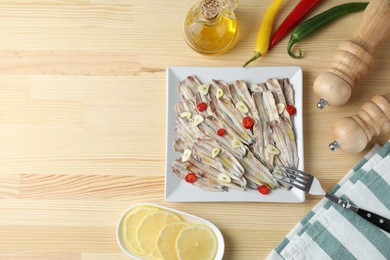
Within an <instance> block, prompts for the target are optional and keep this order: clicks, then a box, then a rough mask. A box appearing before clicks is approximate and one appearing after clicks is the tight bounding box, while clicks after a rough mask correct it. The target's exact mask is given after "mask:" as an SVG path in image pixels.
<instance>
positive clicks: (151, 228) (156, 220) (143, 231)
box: [136, 210, 181, 256]
mask: <svg viewBox="0 0 390 260" xmlns="http://www.w3.org/2000/svg"><path fill="white" fill-rule="evenodd" d="M178 221H181V219H180V217H179V216H177V215H176V214H174V213H172V212H169V211H165V210H159V211H157V212H154V213H152V214H150V215H148V216H146V217H145V218H144V219H143V220H142V221H141V223H140V224H139V226H138V229H137V231H136V233H137V239H138V242H139V244H140V246H141V248H142V251H143V252H144V253H145V254H147V255H152V253H153V255H154V256H155V255H156V252H155V251H156V250H157V237H158V235H159V234H160V232H161V230H163V228H165V227H166V226H168V225H169V224H172V223H174V222H178ZM157 251H158V250H157Z"/></svg>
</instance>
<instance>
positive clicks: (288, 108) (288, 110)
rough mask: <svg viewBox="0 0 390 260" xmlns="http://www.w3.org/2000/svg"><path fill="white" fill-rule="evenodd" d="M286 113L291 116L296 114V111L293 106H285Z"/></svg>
mask: <svg viewBox="0 0 390 260" xmlns="http://www.w3.org/2000/svg"><path fill="white" fill-rule="evenodd" d="M286 110H287V113H289V115H290V116H293V115H295V114H296V113H297V109H296V108H295V107H294V106H290V105H287V106H286Z"/></svg>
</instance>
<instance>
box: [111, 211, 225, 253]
mask: <svg viewBox="0 0 390 260" xmlns="http://www.w3.org/2000/svg"><path fill="white" fill-rule="evenodd" d="M138 206H151V207H156V208H160V209H164V210H167V211H171V212H173V213H176V214H177V215H179V216H180V217H181V218H182V219H183V220H184V221H186V222H188V223H191V224H202V225H205V226H207V227H209V228H210V229H211V230H212V231H213V232H214V234H215V236H216V238H217V242H218V248H217V253H216V255H215V258H214V260H222V258H223V255H224V252H225V240H224V239H223V236H222V233H221V231H220V230H219V229H218V228H217V227H216V226H215V225H214V224H213V223H211V222H210V221H208V220H205V219H203V218H200V217H198V216H195V215H192V214H189V213H186V212H183V211H180V210H177V209H172V208H168V207H164V206H160V205H157V204H151V203H139V204H136V205H133V206H131V207H130V208H128V209H127V210H125V212H124V213H123V214H122V216H121V217H120V219H119V221H118V225H117V228H116V239H117V241H118V244H119V247H120V248H121V249H122V251H123V253H125V254H126V255H127V256H129V257H131V258H132V259H135V260H143V259H144V258H142V256H139V255H136V254H134V253H132V252H130V251H129V250H128V249H127V247H126V246H125V243H124V241H122V238H123V235H122V228H121V225H122V221H123V219H124V216H125V215H126V213H127V212H129V211H130V210H132V209H133V208H135V207H138Z"/></svg>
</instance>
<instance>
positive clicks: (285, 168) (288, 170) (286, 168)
mask: <svg viewBox="0 0 390 260" xmlns="http://www.w3.org/2000/svg"><path fill="white" fill-rule="evenodd" d="M275 167H278V168H279V169H282V170H285V171H286V172H287V173H290V174H291V173H292V174H295V175H297V176H299V174H301V175H303V176H305V177H308V178H310V174H308V173H306V172H303V171H300V170H298V169H294V168H290V167H286V166H283V165H280V164H277V165H275ZM298 173H299V174H298Z"/></svg>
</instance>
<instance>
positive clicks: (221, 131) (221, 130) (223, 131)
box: [217, 128, 226, 136]
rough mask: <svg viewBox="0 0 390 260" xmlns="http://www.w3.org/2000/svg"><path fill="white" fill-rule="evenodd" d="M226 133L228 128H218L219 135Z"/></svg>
mask: <svg viewBox="0 0 390 260" xmlns="http://www.w3.org/2000/svg"><path fill="white" fill-rule="evenodd" d="M225 133H226V130H225V129H223V128H220V129H218V131H217V135H219V136H224V135H225Z"/></svg>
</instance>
